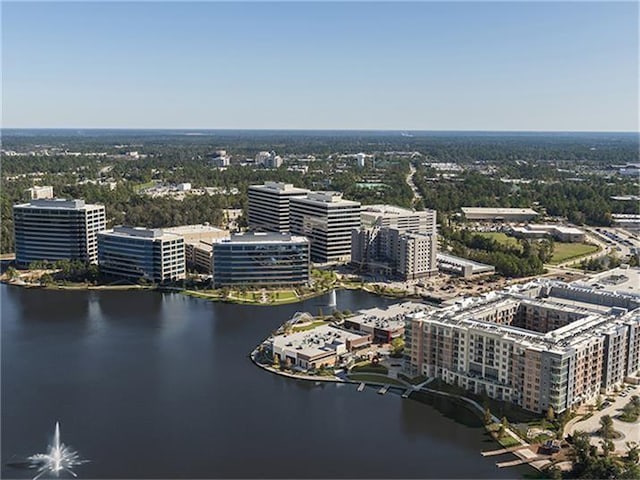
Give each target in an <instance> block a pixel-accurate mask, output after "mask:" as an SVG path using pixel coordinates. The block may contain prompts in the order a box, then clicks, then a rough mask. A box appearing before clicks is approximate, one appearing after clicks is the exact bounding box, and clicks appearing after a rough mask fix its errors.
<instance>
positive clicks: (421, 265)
mask: <svg viewBox="0 0 640 480" xmlns="http://www.w3.org/2000/svg"><path fill="white" fill-rule="evenodd" d="M436 254H437V237H436V212H435V211H434V210H425V211H420V212H414V211H412V210H408V209H405V208H400V207H394V206H391V205H368V206H365V207H363V210H362V228H359V229H354V230H352V232H351V262H352V263H353V264H354V265H356V266H358V267H359V268H360V269H362V270H368V271H372V272H377V273H382V274H383V275H387V276H391V275H399V276H401V277H402V278H404V279H405V280H413V279H417V278H423V277H429V276H431V275H434V274H435V273H437V263H436Z"/></svg>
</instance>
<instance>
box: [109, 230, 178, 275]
mask: <svg viewBox="0 0 640 480" xmlns="http://www.w3.org/2000/svg"><path fill="white" fill-rule="evenodd" d="M98 264H99V265H100V271H102V272H103V273H105V274H108V275H113V276H117V277H124V278H129V279H134V280H137V279H141V278H142V279H145V280H148V281H151V282H154V283H162V282H172V281H176V280H181V279H183V278H185V253H184V238H183V237H182V236H180V235H177V234H175V233H170V232H166V231H163V230H162V229H159V228H158V229H147V228H140V227H115V228H113V229H112V230H105V231H103V232H100V233H99V234H98Z"/></svg>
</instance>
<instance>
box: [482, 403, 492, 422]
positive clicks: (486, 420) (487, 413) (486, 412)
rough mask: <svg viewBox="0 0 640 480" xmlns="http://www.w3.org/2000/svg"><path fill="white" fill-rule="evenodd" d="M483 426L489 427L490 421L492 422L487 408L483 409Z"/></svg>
mask: <svg viewBox="0 0 640 480" xmlns="http://www.w3.org/2000/svg"><path fill="white" fill-rule="evenodd" d="M483 420H484V424H485V425H489V424H490V423H491V422H492V421H493V417H492V415H491V410H489V407H486V408H485V409H484V418H483Z"/></svg>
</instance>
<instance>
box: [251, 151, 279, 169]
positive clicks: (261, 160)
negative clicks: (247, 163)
mask: <svg viewBox="0 0 640 480" xmlns="http://www.w3.org/2000/svg"><path fill="white" fill-rule="evenodd" d="M255 161H256V165H264V166H265V167H267V168H278V167H280V166H281V165H282V157H280V156H279V155H276V152H259V153H258V154H257V155H256V160H255Z"/></svg>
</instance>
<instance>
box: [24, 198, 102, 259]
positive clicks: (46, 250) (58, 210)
mask: <svg viewBox="0 0 640 480" xmlns="http://www.w3.org/2000/svg"><path fill="white" fill-rule="evenodd" d="M13 221H14V231H15V240H16V243H15V245H16V263H17V264H18V265H21V266H27V265H29V264H30V263H31V262H35V261H42V260H44V261H56V260H82V261H84V262H90V263H95V262H96V261H97V260H98V243H97V242H98V241H97V233H98V232H99V231H101V230H104V229H105V228H106V215H105V208H104V205H90V204H86V203H85V202H84V200H65V199H37V200H31V201H30V202H29V203H23V204H19V205H14V206H13Z"/></svg>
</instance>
